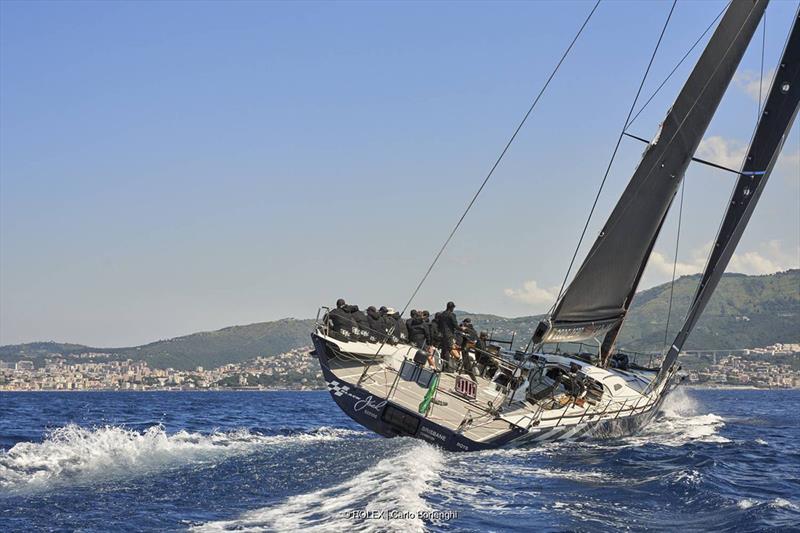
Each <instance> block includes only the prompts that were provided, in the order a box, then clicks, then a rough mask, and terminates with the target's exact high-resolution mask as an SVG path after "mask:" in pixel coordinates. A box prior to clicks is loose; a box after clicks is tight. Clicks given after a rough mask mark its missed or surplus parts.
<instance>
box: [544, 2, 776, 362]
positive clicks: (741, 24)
mask: <svg viewBox="0 0 800 533" xmlns="http://www.w3.org/2000/svg"><path fill="white" fill-rule="evenodd" d="M766 6H767V0H733V1H732V2H731V5H730V6H729V7H728V9H727V11H726V12H725V15H724V16H723V18H722V20H721V21H720V23H719V26H717V29H716V30H715V32H714V35H713V36H712V37H711V39H710V40H709V42H708V45H707V46H706V48H705V50H704V51H703V53H702V55H701V56H700V59H699V60H698V61H697V64H696V65H695V67H694V69H693V70H692V73H691V74H690V75H689V78H688V79H687V81H686V83H685V85H684V86H683V88H682V89H681V91H680V93H679V95H678V97H677V99H676V100H675V103H674V105H673V106H672V109H670V110H669V112H668V113H667V116H666V118H665V119H664V122H663V123H662V125H661V128H660V130H659V132H658V133H657V135H656V137H655V138H654V139H653V141H651V143H650V144H649V145H648V147H647V148H646V150H645V152H644V154H643V156H642V160H641V162H640V163H639V166H638V168H637V169H636V171H635V172H634V174H633V176H632V177H631V180H630V182H629V183H628V186H627V187H626V189H625V191H624V192H623V193H622V197H621V198H620V199H619V202H618V203H617V205H616V207H615V208H614V210H613V211H612V213H611V215H610V217H609V218H608V220H607V222H606V223H605V225H604V226H603V229H602V231H601V232H600V234H599V236H598V237H597V240H596V241H595V243H594V245H593V246H592V248H591V250H590V251H589V254H588V255H587V257H586V259H585V260H584V262H583V265H581V267H580V269H579V270H578V272H577V274H576V275H575V278H574V279H573V280H572V283H570V285H569V287H568V288H567V289H566V291H565V292H564V294H563V296H562V297H561V299H560V300H559V301H558V303H557V305H556V307H555V309H554V311H553V313H552V315H551V316H550V317H549V319H548V320H546V321H544V322H542V323H540V324H539V327H538V328H537V331H536V333H535V334H534V339H533V342H534V344H540V343H544V342H561V341H576V340H583V339H589V338H597V339H599V338H601V337H606V340H605V343H604V344H607V345H610V344H613V341H614V338H615V337H616V332H618V331H619V327H620V325H621V323H622V321H623V319H624V317H625V314H626V312H627V310H628V307H629V306H630V303H631V299H632V297H633V295H634V294H635V292H636V287H637V285H638V284H639V280H640V279H641V276H642V273H643V271H644V267H645V265H646V264H647V259H648V258H649V256H650V252H651V251H652V248H653V245H654V244H655V241H656V238H657V237H658V234H659V232H660V230H661V226H662V224H663V222H664V219H665V217H666V215H667V212H668V210H669V206H670V204H671V202H672V199H673V198H674V197H675V193H676V192H677V190H678V187H679V186H680V183H681V180H682V179H683V175H684V172H685V171H686V168H687V166H688V165H689V162H690V161H691V159H692V156H693V155H694V152H695V150H697V146H698V144H699V143H700V140H701V139H702V137H703V134H704V133H705V131H706V128H707V127H708V124H709V122H710V121H711V118H712V117H713V115H714V112H715V111H716V109H717V106H718V104H719V102H720V100H721V99H722V96H723V95H724V93H725V90H726V89H727V87H728V85H729V83H730V81H731V78H732V77H733V74H734V72H735V71H736V68H737V66H738V65H739V61H740V60H741V58H742V55H743V54H744V51H745V49H746V48H747V46H748V44H749V42H750V39H751V38H752V36H753V34H754V32H755V30H756V28H757V27H758V24H759V21H760V20H761V17H762V15H763V13H764V10H765V8H766ZM609 332H610V333H609ZM604 355H607V354H604Z"/></svg>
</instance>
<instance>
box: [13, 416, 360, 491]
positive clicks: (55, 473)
mask: <svg viewBox="0 0 800 533" xmlns="http://www.w3.org/2000/svg"><path fill="white" fill-rule="evenodd" d="M358 433H359V432H356V431H352V430H346V429H334V428H326V427H323V428H319V429H317V430H316V431H313V432H310V433H301V434H297V435H278V436H268V435H259V434H255V433H251V432H249V431H248V430H245V429H239V430H235V431H228V432H214V433H211V434H201V433H193V432H188V431H179V432H177V433H175V434H173V435H169V434H167V433H166V431H165V430H164V428H163V427H162V426H152V427H150V428H148V429H147V430H145V431H142V432H138V431H134V430H131V429H126V428H124V427H119V426H104V427H98V428H91V429H87V428H84V427H81V426H78V425H75V424H70V425H67V426H64V427H62V428H58V429H56V430H54V431H52V432H50V433H49V434H48V435H47V436H46V438H45V440H44V441H43V442H40V443H36V442H21V443H18V444H16V445H15V446H14V447H13V448H11V449H10V450H8V451H0V489H2V490H3V491H20V490H26V489H33V490H35V489H42V488H49V487H52V486H58V485H60V484H65V483H74V482H81V481H87V480H91V481H97V480H106V479H113V478H117V477H125V476H132V475H143V474H147V473H153V472H157V471H160V470H164V469H167V468H170V467H174V466H180V465H185V464H190V463H202V462H208V461H214V460H219V459H224V458H227V457H231V456H236V455H243V454H248V453H253V452H254V451H257V450H259V449H261V448H264V447H266V446H274V445H283V444H289V443H291V444H298V443H300V444H302V443H313V442H321V441H329V440H338V439H342V438H345V437H347V436H349V435H351V434H358Z"/></svg>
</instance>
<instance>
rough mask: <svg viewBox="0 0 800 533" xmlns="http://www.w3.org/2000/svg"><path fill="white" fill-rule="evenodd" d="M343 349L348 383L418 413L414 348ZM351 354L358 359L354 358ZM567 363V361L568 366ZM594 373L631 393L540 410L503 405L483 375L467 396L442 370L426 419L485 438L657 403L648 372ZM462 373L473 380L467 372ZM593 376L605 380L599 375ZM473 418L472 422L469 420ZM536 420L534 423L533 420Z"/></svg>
mask: <svg viewBox="0 0 800 533" xmlns="http://www.w3.org/2000/svg"><path fill="white" fill-rule="evenodd" d="M334 342H336V341H334ZM336 344H339V343H338V342H336ZM339 348H340V349H341V350H342V352H344V353H343V354H342V356H340V357H334V358H332V359H329V365H330V369H331V371H332V372H333V374H334V375H336V376H337V377H338V378H340V379H341V380H342V381H344V382H347V383H353V384H356V383H357V384H359V386H360V387H361V388H363V389H365V390H366V391H368V392H370V393H371V394H373V395H375V396H376V397H378V398H382V399H387V400H389V401H391V402H392V403H394V404H396V405H399V406H401V407H404V408H405V409H407V410H409V411H411V412H414V413H416V412H418V408H419V405H420V403H421V402H422V400H423V398H424V397H425V394H426V392H427V390H428V389H427V387H426V386H423V385H420V384H418V383H417V382H415V381H410V380H407V379H404V378H403V377H401V376H400V375H399V369H400V368H401V365H402V364H403V361H404V360H405V359H411V358H412V357H413V353H414V352H416V348H413V347H409V346H403V345H397V346H386V347H384V349H383V350H380V351H381V353H382V354H383V353H385V356H384V355H382V356H381V357H379V358H377V359H375V358H374V356H375V352H376V351H378V350H379V349H380V348H379V347H378V345H375V344H367V343H346V345H340V346H339ZM351 350H352V351H351ZM349 354H352V355H354V357H350V356H349ZM551 358H552V359H554V360H555V359H561V358H563V356H548V359H551ZM568 361H569V360H567V363H566V364H569V363H568ZM365 369H366V370H365ZM594 372H600V373H603V374H605V375H607V376H609V377H611V376H613V377H616V378H621V380H622V381H623V382H624V383H625V385H626V387H625V388H626V389H628V390H629V392H630V393H631V394H632V395H633V396H628V397H627V398H625V397H621V398H620V397H618V398H616V399H613V400H612V399H606V400H604V401H603V402H602V403H600V404H596V405H590V404H588V403H587V404H586V405H584V406H579V405H575V404H574V403H569V404H567V405H566V406H564V407H556V408H553V409H547V410H545V411H542V409H541V406H540V405H539V404H536V403H533V402H531V401H516V402H514V403H512V404H510V405H509V404H504V402H505V401H506V400H507V395H506V394H505V393H504V392H501V391H498V390H497V388H496V384H495V383H493V382H492V381H491V380H490V379H487V378H484V377H480V376H478V377H477V378H476V381H477V386H476V396H475V399H474V400H471V399H468V398H466V397H464V396H462V395H460V394H459V393H458V392H456V380H457V378H458V376H459V374H458V373H455V372H441V373H440V374H439V386H438V388H437V392H436V396H435V401H434V402H433V403H432V405H431V408H430V410H429V411H428V413H427V416H426V418H427V419H429V420H431V421H432V422H435V423H437V424H439V425H441V426H443V427H446V428H448V429H451V430H454V431H457V430H458V429H459V428H462V429H461V433H462V434H463V435H464V436H465V437H467V438H469V439H472V440H474V441H477V442H485V441H487V440H490V439H492V438H495V437H497V436H499V435H501V434H503V433H505V432H507V431H509V430H510V429H511V428H513V427H514V426H519V427H522V428H529V427H531V425H535V426H537V427H538V428H540V429H550V428H554V427H557V426H562V425H574V424H578V423H580V422H583V421H594V420H600V419H606V418H616V417H619V416H628V415H631V414H636V413H639V412H642V411H645V410H647V409H648V408H649V407H651V406H652V405H653V403H654V401H655V396H651V397H649V396H650V395H642V392H644V390H645V388H646V385H647V384H648V383H649V381H650V380H651V379H652V378H651V377H650V376H645V375H644V374H645V372H640V371H629V372H621V371H608V370H605V369H598V368H596V367H594ZM461 375H462V376H463V377H464V378H467V379H469V376H467V375H466V374H461ZM594 377H599V378H600V379H602V377H601V376H594ZM648 378H649V379H648ZM498 407H503V409H502V414H501V415H500V416H498V415H496V414H494V413H496V409H497V408H498ZM470 418H471V419H472V422H471V423H469V424H465V421H466V420H468V419H470ZM534 420H535V421H536V422H535V423H534V424H532V423H533V422H534ZM462 426H463V427H462Z"/></svg>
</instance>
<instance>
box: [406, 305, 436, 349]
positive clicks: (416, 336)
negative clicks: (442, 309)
mask: <svg viewBox="0 0 800 533" xmlns="http://www.w3.org/2000/svg"><path fill="white" fill-rule="evenodd" d="M407 326H408V338H409V339H410V340H411V343H412V344H413V345H414V346H416V347H417V348H422V347H423V346H427V345H429V344H430V342H431V339H430V333H429V331H428V328H427V327H426V325H425V320H424V319H423V318H422V317H421V316H420V314H419V313H418V312H417V311H411V318H410V319H409V320H408V322H407Z"/></svg>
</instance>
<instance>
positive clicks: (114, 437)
mask: <svg viewBox="0 0 800 533" xmlns="http://www.w3.org/2000/svg"><path fill="white" fill-rule="evenodd" d="M798 411H800V391H758V390H682V389H679V390H678V391H677V392H676V393H674V394H673V395H672V396H671V397H670V398H669V399H668V401H667V402H666V404H665V405H664V408H663V409H662V413H661V415H660V416H659V418H658V419H657V420H655V421H654V422H652V423H651V424H650V426H648V428H647V429H646V430H645V431H643V432H642V433H640V434H638V435H635V436H632V437H627V438H620V439H616V440H611V441H600V442H584V443H554V444H546V445H540V446H536V447H531V448H524V449H511V450H493V451H486V452H479V453H470V454H456V453H451V452H446V451H443V450H441V449H438V448H435V447H433V446H431V445H428V444H426V443H423V442H420V441H416V440H413V439H408V438H401V439H384V438H381V437H377V436H375V435H373V434H371V433H369V432H368V431H366V430H364V429H363V428H361V427H360V426H358V425H356V424H355V423H353V422H352V421H350V419H349V418H347V417H346V416H345V415H344V414H343V413H341V412H340V411H339V409H338V408H337V407H336V406H335V405H334V403H333V402H332V400H331V399H330V397H329V396H328V393H327V392H144V393H130V392H71V393H55V392H54V393H49V392H39V393H0V531H35V530H54V531H72V530H81V531H103V532H105V531H129V530H130V531H170V530H195V531H225V530H254V531H300V530H303V531H315V530H316V531H531V530H535V531H565V530H568V531H615V530H633V531H636V530H645V529H647V530H655V531H676V530H679V531H698V530H709V531H722V530H729V531H761V530H774V531H785V530H800V444H799V443H798V440H800V413H798Z"/></svg>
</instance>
